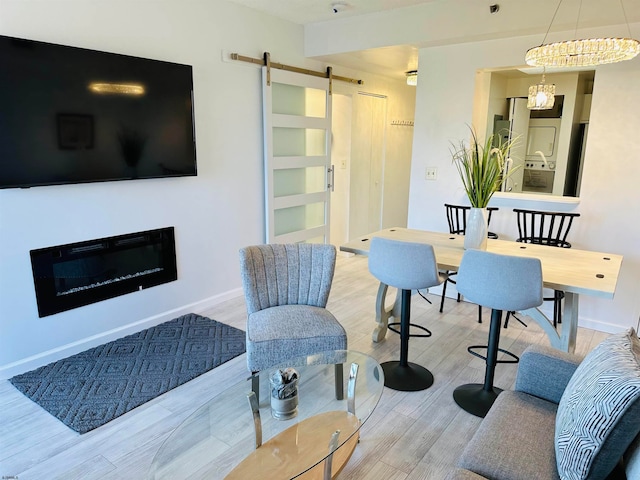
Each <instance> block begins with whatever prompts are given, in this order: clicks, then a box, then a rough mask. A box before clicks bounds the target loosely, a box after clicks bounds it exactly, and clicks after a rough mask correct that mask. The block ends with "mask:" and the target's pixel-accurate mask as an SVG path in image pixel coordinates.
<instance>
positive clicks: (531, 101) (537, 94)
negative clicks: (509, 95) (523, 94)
mask: <svg viewBox="0 0 640 480" xmlns="http://www.w3.org/2000/svg"><path fill="white" fill-rule="evenodd" d="M555 94H556V86H555V85H554V84H547V83H545V82H544V73H543V74H542V81H541V82H540V83H538V84H536V85H531V86H530V87H529V96H528V97H527V108H528V109H529V110H550V109H552V108H553V104H554V102H555Z"/></svg>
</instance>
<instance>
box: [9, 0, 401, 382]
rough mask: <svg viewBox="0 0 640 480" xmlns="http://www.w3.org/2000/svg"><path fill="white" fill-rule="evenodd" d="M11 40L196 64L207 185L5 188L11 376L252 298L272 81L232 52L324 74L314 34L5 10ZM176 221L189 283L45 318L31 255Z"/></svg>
mask: <svg viewBox="0 0 640 480" xmlns="http://www.w3.org/2000/svg"><path fill="white" fill-rule="evenodd" d="M0 34H2V35H9V36H16V37H22V38H30V39H34V40H42V41H47V42H52V43H59V44H65V45H72V46H78V47H85V48H93V49H96V50H103V51H111V52H117V53H124V54H129V55H134V56H141V57H147V58H153V59H159V60H167V61H173V62H178V63H186V64H190V65H193V72H194V97H195V117H196V142H197V157H198V176H197V177H189V178H171V179H154V180H136V181H125V182H107V183H95V184H81V185H64V186H48V187H36V188H32V189H27V190H20V189H8V190H0V265H2V268H0V378H6V377H10V376H12V375H14V374H16V373H20V372H23V371H26V370H29V369H31V368H34V367H36V366H39V365H43V364H46V363H48V362H49V361H52V360H55V359H58V358H62V357H65V356H67V355H69V354H72V353H76V352H78V351H81V350H84V349H86V348H89V347H91V346H95V345H97V344H100V343H104V342H105V341H108V340H111V339H113V338H117V337H120V336H123V335H125V334H128V333H132V332H133V331H137V330H140V329H142V328H146V327H148V326H151V325H153V324H157V323H160V322H162V321H165V320H169V319H171V318H173V317H175V316H178V315H179V314H182V313H186V312H190V311H199V310H202V309H203V308H206V306H207V305H211V304H215V303H217V302H219V301H222V300H224V299H226V298H229V297H231V296H236V295H239V294H241V291H240V278H239V273H238V260H237V251H238V249H239V248H241V247H242V246H245V245H249V244H253V243H261V242H262V241H263V239H264V201H263V196H264V193H263V166H262V113H261V106H262V100H261V79H260V69H259V68H258V67H256V66H255V65H249V64H246V63H242V62H223V61H222V51H223V50H224V51H227V52H238V53H241V54H243V55H247V56H252V57H261V56H262V53H263V52H264V51H269V52H271V54H272V59H273V61H278V62H282V63H286V64H292V65H297V66H300V67H305V68H312V69H318V70H323V69H324V67H325V65H324V64H321V63H319V62H317V61H312V60H308V59H305V58H304V57H303V54H302V45H303V29H302V27H301V26H299V25H294V24H292V23H289V22H285V21H283V20H279V19H276V18H275V17H270V16H268V15H264V14H261V13H258V12H255V11H252V10H250V9H246V8H243V7H239V6H237V5H233V4H229V3H227V2H223V1H219V0H214V1H205V0H202V1H197V0H192V1H188V2H176V1H174V0H170V1H164V0H157V1H154V2H141V1H130V0H122V1H120V0H110V1H109V2H88V1H85V0H2V1H0ZM0 68H1V66H0ZM334 72H335V73H336V74H338V75H348V76H355V77H362V78H365V81H366V82H367V83H371V84H374V85H375V84H376V83H378V84H379V85H384V89H385V92H383V93H385V94H386V93H387V91H388V90H389V89H393V88H396V87H395V86H389V84H390V83H393V82H388V81H380V80H377V79H375V77H372V76H368V77H367V76H366V75H362V76H360V75H359V73H358V72H347V71H345V70H344V69H340V68H335V69H334ZM370 81H371V82H370ZM337 83H340V82H334V85H336V84H337ZM345 88H346V87H345ZM407 162H408V160H407ZM171 225H173V226H175V229H176V230H175V233H176V248H177V257H178V258H177V260H178V281H176V282H172V283H169V284H165V285H161V286H158V287H153V288H150V289H147V290H143V291H141V292H136V293H132V294H128V295H124V296H121V297H117V298H114V299H110V300H107V301H104V302H100V303H95V304H92V305H88V306H85V307H81V308H78V309H74V310H70V311H67V312H63V313H59V314H57V315H53V316H49V317H45V318H38V313H37V308H36V301H35V293H34V288H33V281H32V278H31V265H30V260H29V250H31V249H34V248H41V247H47V246H52V245H59V244H65V243H71V242H76V241H82V240H87V239H93V238H99V237H105V236H112V235H118V234H123V233H129V232H134V231H141V230H147V229H153V228H159V227H165V226H171Z"/></svg>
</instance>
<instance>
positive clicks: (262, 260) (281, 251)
mask: <svg viewBox="0 0 640 480" xmlns="http://www.w3.org/2000/svg"><path fill="white" fill-rule="evenodd" d="M335 262H336V249H335V247H334V246H333V245H323V244H310V243H303V244H290V245H277V244H272V245H256V246H250V247H246V248H243V249H241V250H240V271H241V274H242V286H243V288H244V294H245V299H246V303H247V314H248V317H247V368H248V369H249V371H250V372H251V373H252V375H253V374H255V373H256V372H259V371H260V370H264V369H266V368H268V367H272V366H274V365H278V364H281V363H282V362H284V361H286V360H288V359H291V358H293V357H300V356H305V355H313V354H316V353H320V352H324V351H329V350H346V348H347V334H346V332H345V330H344V328H343V327H342V325H340V323H339V322H338V321H337V320H336V318H335V317H334V316H333V315H332V314H331V313H330V312H329V311H328V310H327V309H326V308H325V307H326V305H327V300H328V299H329V291H330V289H331V282H332V280H333V273H334V270H335ZM338 370H339V371H338ZM338 382H340V385H341V384H342V383H341V382H342V367H341V366H339V367H338V366H337V367H336V394H337V395H340V393H339V391H338ZM252 388H253V391H254V392H255V393H256V396H257V397H258V398H259V380H258V377H257V375H253V381H252Z"/></svg>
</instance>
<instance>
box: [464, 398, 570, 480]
mask: <svg viewBox="0 0 640 480" xmlns="http://www.w3.org/2000/svg"><path fill="white" fill-rule="evenodd" d="M556 409H557V405H556V404H555V403H552V402H548V401H546V400H543V399H541V398H538V397H534V396H532V395H527V394H526V393H522V392H514V391H505V392H502V393H501V394H500V395H499V396H498V399H497V400H496V402H495V403H494V404H493V406H492V407H491V410H489V413H488V414H487V416H486V417H485V418H484V420H483V421H482V423H481V424H480V426H479V427H478V430H477V432H476V433H475V435H474V436H473V438H472V439H471V441H470V442H469V444H468V445H467V447H466V448H465V450H464V452H463V453H462V455H461V456H460V459H459V460H458V466H459V467H461V468H466V469H467V470H471V471H472V472H475V473H477V474H478V475H482V476H483V477H487V478H490V479H510V480H532V479H534V478H535V479H536V480H557V479H559V478H560V477H559V476H558V472H557V469H556V456H555V452H554V449H553V434H554V428H555V418H556Z"/></svg>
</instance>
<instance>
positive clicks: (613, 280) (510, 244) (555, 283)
mask: <svg viewBox="0 0 640 480" xmlns="http://www.w3.org/2000/svg"><path fill="white" fill-rule="evenodd" d="M373 237H384V238H392V239H396V240H400V241H405V242H416V243H427V244H430V245H432V246H433V249H434V251H435V255H436V261H437V263H438V268H439V269H440V270H443V271H447V270H448V271H457V270H458V267H459V266H460V261H461V260H462V255H463V254H464V251H465V249H464V246H463V242H464V235H452V234H449V233H442V232H430V231H425V230H413V229H408V228H400V227H396V228H387V229H384V230H380V231H377V232H373V233H371V234H369V235H364V236H362V237H358V238H356V239H355V240H352V241H350V242H348V243H346V244H344V245H341V246H340V250H341V251H343V252H351V253H355V254H360V255H368V253H369V246H370V244H371V239H372V238H373ZM487 251H489V252H493V253H499V254H503V255H516V256H521V257H535V258H538V259H540V261H541V263H542V281H543V286H544V287H545V288H551V289H553V290H560V291H562V292H564V294H565V297H564V307H563V316H562V323H561V324H559V325H558V326H557V327H554V326H553V322H552V321H551V320H550V319H549V318H548V317H547V316H546V315H545V314H544V313H543V312H542V311H540V309H539V308H531V309H528V310H524V311H522V312H521V313H522V314H524V315H528V316H529V317H531V318H532V319H533V320H534V321H535V322H536V323H537V324H539V325H540V327H542V329H543V331H544V332H545V333H546V335H547V336H548V337H549V340H550V342H551V345H552V346H553V347H555V348H558V349H560V350H563V351H566V352H573V351H574V350H575V345H576V335H577V332H578V303H579V302H578V301H579V297H580V295H588V296H592V297H599V298H608V299H612V298H613V296H614V293H615V291H616V284H617V282H618V275H619V273H620V266H621V264H622V255H616V254H611V253H602V252H594V251H588V250H579V249H576V248H558V247H550V246H546V245H537V244H530V243H518V242H514V241H509V240H494V239H488V240H487ZM387 288H388V286H387V285H385V284H383V283H381V284H380V286H379V288H378V295H377V298H376V324H377V325H376V327H375V329H374V331H373V341H374V342H379V341H381V340H382V339H384V337H385V335H386V332H387V325H388V323H389V318H391V317H397V318H399V316H400V301H399V298H396V301H395V302H394V304H393V305H392V306H391V307H390V308H387V307H386V306H385V299H386V295H387Z"/></svg>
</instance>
